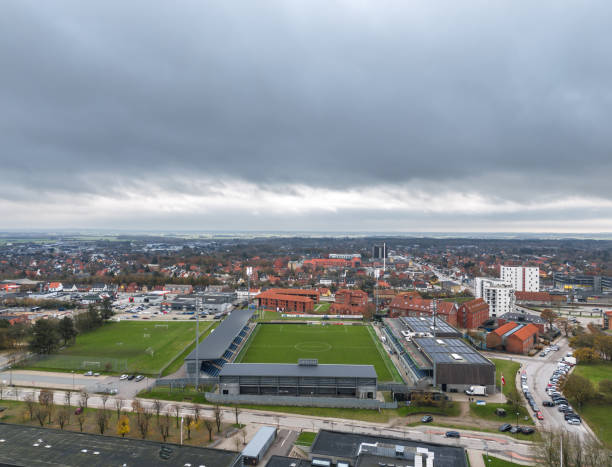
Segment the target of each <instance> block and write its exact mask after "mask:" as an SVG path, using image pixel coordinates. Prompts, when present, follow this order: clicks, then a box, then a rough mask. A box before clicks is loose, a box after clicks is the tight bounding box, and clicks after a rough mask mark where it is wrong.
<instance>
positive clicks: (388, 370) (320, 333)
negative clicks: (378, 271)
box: [236, 324, 397, 381]
mask: <svg viewBox="0 0 612 467" xmlns="http://www.w3.org/2000/svg"><path fill="white" fill-rule="evenodd" d="M300 358H316V359H318V360H319V363H343V364H353V365H374V368H375V369H376V374H377V375H378V379H379V381H393V380H394V379H397V377H395V373H396V371H394V369H393V366H392V365H393V364H392V363H391V361H389V360H388V357H386V356H385V355H384V354H383V353H382V352H381V349H380V348H379V346H377V345H376V343H375V341H374V337H373V331H372V330H370V329H369V326H344V325H326V326H321V325H306V324H260V325H258V326H257V328H256V329H255V331H254V335H253V336H252V337H251V338H250V340H249V342H248V343H247V347H245V349H243V351H242V352H241V354H240V355H239V356H238V359H237V360H236V362H241V363H297V361H298V359H300Z"/></svg>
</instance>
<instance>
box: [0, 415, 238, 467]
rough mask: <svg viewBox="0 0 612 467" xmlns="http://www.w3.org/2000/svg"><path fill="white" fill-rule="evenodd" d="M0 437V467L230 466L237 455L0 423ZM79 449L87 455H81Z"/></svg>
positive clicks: (234, 453) (207, 449)
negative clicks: (164, 451)
mask: <svg viewBox="0 0 612 467" xmlns="http://www.w3.org/2000/svg"><path fill="white" fill-rule="evenodd" d="M0 438H2V439H4V440H5V441H4V442H3V443H0V465H11V466H28V467H30V466H49V465H64V466H69V465H71V466H77V465H87V466H88V467H98V466H100V467H103V466H104V467H106V466H109V465H123V464H127V465H128V466H130V467H150V466H152V465H180V466H182V465H186V464H191V465H193V466H197V465H206V466H207V467H230V466H232V465H234V463H235V461H236V459H237V456H238V454H237V453H236V452H233V451H225V450H222V449H211V448H202V447H197V446H186V445H183V446H180V445H177V444H173V443H159V442H156V441H146V440H139V439H133V438H125V439H123V438H119V437H115V436H100V435H93V434H88V433H78V432H72V431H62V430H57V429H53V428H40V427H31V426H24V425H10V424H3V423H0ZM39 440H42V442H40V441H39ZM34 444H39V446H34ZM45 446H51V447H49V448H46V447H45ZM162 446H167V447H168V448H170V450H171V451H172V452H170V457H169V458H168V459H167V460H164V459H162V458H161V457H160V456H159V454H160V449H161V447H162ZM83 449H86V450H87V452H82V451H81V450H83ZM94 452H98V454H94Z"/></svg>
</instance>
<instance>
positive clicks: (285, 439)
mask: <svg viewBox="0 0 612 467" xmlns="http://www.w3.org/2000/svg"><path fill="white" fill-rule="evenodd" d="M285 441H287V438H284V439H283V442H282V443H281V448H282V447H283V444H285Z"/></svg>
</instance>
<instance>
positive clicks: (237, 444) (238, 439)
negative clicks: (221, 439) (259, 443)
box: [234, 436, 241, 452]
mask: <svg viewBox="0 0 612 467" xmlns="http://www.w3.org/2000/svg"><path fill="white" fill-rule="evenodd" d="M240 444H241V443H240V438H239V437H238V436H235V437H234V446H236V451H237V452H240V451H241V449H240Z"/></svg>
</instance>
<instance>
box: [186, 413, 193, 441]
mask: <svg viewBox="0 0 612 467" xmlns="http://www.w3.org/2000/svg"><path fill="white" fill-rule="evenodd" d="M184 422H185V427H186V428H187V439H191V430H192V429H193V417H192V416H191V415H190V414H187V415H185V418H184Z"/></svg>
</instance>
